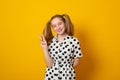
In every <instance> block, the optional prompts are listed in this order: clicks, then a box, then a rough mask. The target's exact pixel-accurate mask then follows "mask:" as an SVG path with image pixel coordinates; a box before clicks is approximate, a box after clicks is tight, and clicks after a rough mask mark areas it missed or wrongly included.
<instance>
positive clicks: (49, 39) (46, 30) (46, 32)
mask: <svg viewBox="0 0 120 80" xmlns="http://www.w3.org/2000/svg"><path fill="white" fill-rule="evenodd" d="M50 24H51V23H50V21H48V22H47V23H46V26H45V28H44V30H43V36H44V37H45V40H46V41H47V44H48V45H49V44H50V43H51V42H52V38H53V34H52V30H51V27H50Z"/></svg>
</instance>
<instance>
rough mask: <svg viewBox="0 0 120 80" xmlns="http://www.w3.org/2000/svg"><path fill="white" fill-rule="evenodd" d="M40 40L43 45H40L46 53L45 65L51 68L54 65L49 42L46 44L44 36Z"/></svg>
mask: <svg viewBox="0 0 120 80" xmlns="http://www.w3.org/2000/svg"><path fill="white" fill-rule="evenodd" d="M40 39H41V44H40V45H41V47H42V48H43V52H44V59H45V63H46V65H47V67H48V68H50V67H51V66H52V65H53V59H52V58H51V57H50V55H49V52H48V46H47V42H46V40H45V38H44V36H43V35H42V36H41V37H40Z"/></svg>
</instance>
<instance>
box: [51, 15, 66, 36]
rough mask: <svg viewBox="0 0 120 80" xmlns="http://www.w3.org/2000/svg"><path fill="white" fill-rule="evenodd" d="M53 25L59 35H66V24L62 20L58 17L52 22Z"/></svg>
mask: <svg viewBox="0 0 120 80" xmlns="http://www.w3.org/2000/svg"><path fill="white" fill-rule="evenodd" d="M51 24H52V27H53V30H54V31H55V32H56V33H57V34H58V35H63V34H64V33H65V23H64V22H63V21H62V19H60V18H58V17H56V18H54V19H52V20H51Z"/></svg>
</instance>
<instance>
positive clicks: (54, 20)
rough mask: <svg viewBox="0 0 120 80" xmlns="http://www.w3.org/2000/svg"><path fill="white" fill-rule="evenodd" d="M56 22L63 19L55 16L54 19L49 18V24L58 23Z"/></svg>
mask: <svg viewBox="0 0 120 80" xmlns="http://www.w3.org/2000/svg"><path fill="white" fill-rule="evenodd" d="M58 22H63V21H62V19H61V18H59V17H56V18H54V19H52V20H51V24H55V23H58Z"/></svg>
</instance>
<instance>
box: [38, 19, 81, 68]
mask: <svg viewBox="0 0 120 80" xmlns="http://www.w3.org/2000/svg"><path fill="white" fill-rule="evenodd" d="M51 25H52V28H53V30H54V31H55V32H56V34H57V35H58V41H62V40H63V39H64V37H65V36H67V34H66V33H65V24H64V22H63V21H62V20H61V19H60V18H58V17H56V18H54V19H52V21H51ZM40 39H41V43H40V45H41V47H42V48H43V51H44V59H45V62H46V65H47V67H48V68H50V67H52V65H53V63H54V61H53V59H52V58H51V57H50V55H49V52H48V46H47V42H46V40H45V38H44V36H43V35H42V36H40ZM78 65H79V58H75V59H74V63H73V67H76V66H78Z"/></svg>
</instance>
